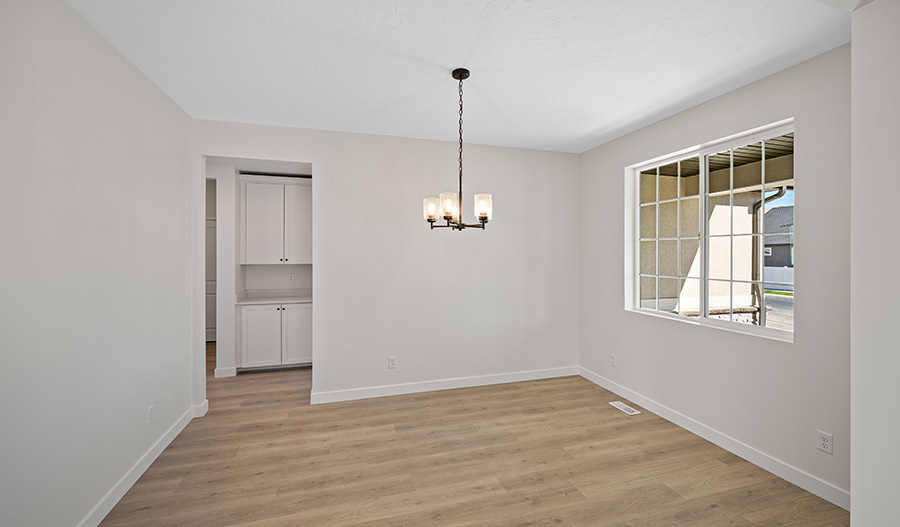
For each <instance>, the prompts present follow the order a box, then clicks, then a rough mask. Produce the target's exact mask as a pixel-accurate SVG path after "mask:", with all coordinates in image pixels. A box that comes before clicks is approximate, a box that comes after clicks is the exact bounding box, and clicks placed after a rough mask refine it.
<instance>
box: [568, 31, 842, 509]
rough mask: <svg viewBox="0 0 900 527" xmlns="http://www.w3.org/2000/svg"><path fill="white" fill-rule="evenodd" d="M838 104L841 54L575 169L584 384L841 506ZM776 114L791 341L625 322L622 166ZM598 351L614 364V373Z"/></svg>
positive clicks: (643, 318)
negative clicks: (791, 192) (826, 445)
mask: <svg viewBox="0 0 900 527" xmlns="http://www.w3.org/2000/svg"><path fill="white" fill-rule="evenodd" d="M823 87H827V89H825V88H823ZM849 101H850V49H849V46H844V47H841V48H839V49H836V50H834V51H831V52H829V53H826V54H824V55H821V56H819V57H816V58H814V59H812V60H809V61H807V62H804V63H802V64H799V65H797V66H795V67H793V68H790V69H787V70H785V71H783V72H781V73H778V74H776V75H773V76H771V77H768V78H766V79H763V80H761V81H758V82H756V83H753V84H751V85H748V86H746V87H744V88H741V89H739V90H736V91H734V92H732V93H729V94H727V95H724V96H722V97H719V98H717V99H714V100H712V101H710V102H708V103H705V104H702V105H700V106H697V107H695V108H693V109H691V110H688V111H686V112H683V113H681V114H678V115H676V116H674V117H672V118H669V119H666V120H664V121H662V122H659V123H657V124H654V125H652V126H649V127H647V128H644V129H642V130H639V131H637V132H634V133H632V134H629V135H627V136H625V137H622V138H620V139H618V140H616V141H613V142H611V143H609V144H606V145H603V146H600V147H598V148H595V149H593V150H591V151H589V152H587V153H585V154H583V155H582V160H581V161H582V168H581V171H582V176H581V177H582V179H581V196H582V205H581V210H582V221H581V270H582V273H581V284H580V285H581V291H582V295H581V361H580V364H581V366H582V368H583V369H584V371H585V375H587V376H588V377H589V378H591V379H593V380H595V381H597V382H600V383H602V384H605V385H606V386H609V387H611V388H613V389H615V390H619V392H620V393H623V394H625V395H626V396H628V397H632V398H633V399H632V400H635V402H637V403H638V404H646V405H647V406H648V408H649V409H650V410H651V411H655V412H658V413H661V414H662V415H664V416H665V417H667V418H669V419H672V420H674V421H675V422H677V423H679V424H681V425H682V426H685V427H686V428H689V429H691V430H694V431H696V432H698V433H699V434H701V435H703V436H705V437H707V438H710V439H712V440H714V441H716V442H717V443H719V444H722V445H724V446H726V447H727V448H729V449H731V450H733V451H735V452H738V453H740V454H741V455H743V456H745V457H747V458H748V459H750V460H751V461H754V462H756V463H758V464H760V465H762V466H763V467H765V468H767V469H769V470H771V471H773V472H775V473H777V474H779V475H782V476H783V477H786V478H787V479H789V480H791V481H794V482H796V483H798V484H801V485H803V486H805V487H806V488H808V489H810V490H813V491H814V492H817V493H819V494H821V495H823V496H825V497H826V498H828V499H831V500H833V501H835V502H837V503H839V504H842V505H844V506H847V505H848V504H849V484H850V410H849V408H850V396H849V389H850V388H849V380H850V379H849V373H848V371H849V361H850V354H849V345H850V327H849V320H850V318H849V317H850V312H849V299H850V289H849V285H848V282H849V278H850V257H849V254H850V232H849V211H848V209H847V196H848V191H849V179H848V177H847V174H848V172H849V158H850V157H849V141H850V104H849ZM790 117H794V119H795V131H796V143H795V148H796V149H795V153H794V165H795V166H794V174H795V178H796V181H797V183H798V185H799V186H800V191H799V192H798V193H797V195H796V202H797V215H796V217H795V220H796V225H797V231H798V232H802V233H803V237H802V239H800V240H799V241H798V243H797V245H796V255H797V266H796V269H797V283H796V292H797V297H796V299H795V318H794V320H795V333H794V342H793V343H786V342H780V341H775V340H770V339H766V338H761V337H756V336H750V335H743V334H737V333H733V332H729V331H725V330H722V329H716V328H711V327H703V326H697V325H692V324H688V323H685V322H681V321H673V320H668V319H662V318H659V317H655V316H652V315H646V314H640V313H635V312H629V311H626V310H625V309H624V308H623V304H624V302H623V296H624V291H625V289H626V288H628V287H630V282H628V283H626V282H625V280H624V276H625V274H626V269H625V261H626V258H625V251H630V250H631V248H630V247H631V245H630V242H628V241H627V240H630V239H631V236H630V233H626V232H625V218H626V214H629V213H630V214H634V211H633V210H629V212H628V213H626V208H625V207H626V202H628V203H629V204H630V200H629V198H627V197H625V198H623V196H625V187H624V185H625V177H624V168H625V167H628V166H631V165H634V164H637V163H641V162H643V161H645V160H647V159H653V158H656V157H660V156H663V155H666V154H668V153H670V152H676V151H679V150H682V149H685V148H689V147H692V146H694V145H698V144H703V143H706V142H709V141H714V140H716V139H719V138H722V137H728V136H730V135H733V134H736V133H740V132H743V131H746V130H750V129H754V128H757V127H760V126H763V125H766V124H770V123H774V122H778V121H781V120H783V119H786V118H790ZM629 206H630V205H629ZM623 233H625V239H626V243H624V244H623ZM825 306H827V308H825ZM610 353H616V354H617V356H618V359H617V364H618V365H617V366H616V367H613V366H611V365H610V361H609V354H610ZM823 387H825V389H824V390H823V389H822V388H823ZM816 429H821V430H825V431H827V432H831V433H833V434H834V450H835V451H834V455H831V456H830V455H828V454H824V453H822V452H819V451H818V450H816V448H815V445H814V437H815V431H816Z"/></svg>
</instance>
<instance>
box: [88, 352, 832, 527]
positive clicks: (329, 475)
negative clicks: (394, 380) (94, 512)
mask: <svg viewBox="0 0 900 527" xmlns="http://www.w3.org/2000/svg"><path fill="white" fill-rule="evenodd" d="M209 371H210V376H209V377H208V385H207V390H208V396H209V402H210V410H209V414H208V415H207V416H206V417H204V418H202V419H195V420H194V421H192V422H191V423H190V424H189V425H188V427H187V428H186V429H185V430H184V431H183V432H182V433H181V434H180V435H179V436H178V437H177V438H176V439H175V440H174V441H173V442H172V444H171V445H170V446H169V447H168V448H167V449H166V450H165V451H164V452H163V453H162V455H160V457H159V459H157V460H156V462H154V463H153V465H152V466H151V467H150V468H149V469H148V470H147V472H146V473H145V474H144V475H143V476H142V477H141V478H140V480H139V481H138V482H137V483H136V484H135V485H134V487H133V488H132V489H131V490H130V491H129V492H128V493H127V494H126V495H125V497H124V498H122V500H121V502H119V504H118V505H117V506H116V507H115V508H114V509H113V510H112V512H111V513H110V514H109V516H108V517H107V519H106V520H105V521H104V522H103V524H102V525H104V526H108V527H112V526H154V527H163V526H192V527H200V526H215V527H224V526H230V525H242V526H253V527H262V526H266V527H280V526H307V525H308V526H316V527H342V526H367V527H381V526H450V525H452V526H466V527H469V526H471V527H475V526H479V527H481V526H488V525H491V526H510V527H512V526H550V525H552V526H586V527H587V526H590V527H596V526H603V527H625V526H629V527H638V526H667V527H670V526H694V527H725V526H731V527H747V526H794V527H801V526H803V527H838V526H848V525H850V517H849V513H848V512H846V511H844V510H842V509H840V508H838V507H836V506H834V505H832V504H830V503H828V502H826V501H824V500H822V499H820V498H818V497H816V496H813V495H812V494H809V493H808V492H806V491H804V490H802V489H800V488H798V487H796V486H794V485H792V484H790V483H787V482H786V481H784V480H782V479H779V478H777V477H775V476H773V475H772V474H770V473H768V472H766V471H764V470H762V469H760V468H758V467H756V466H754V465H752V464H750V463H748V462H746V461H744V460H742V459H740V458H738V457H737V456H735V455H733V454H730V453H728V452H726V451H724V450H722V449H720V448H718V447H716V446H714V445H712V444H711V443H708V442H707V441H705V440H703V439H700V438H699V437H697V436H695V435H693V434H691V433H689V432H686V431H685V430H683V429H681V428H678V427H677V426H675V425H672V424H671V423H669V422H667V421H665V420H663V419H662V418H660V417H657V416H655V415H653V414H650V413H647V412H644V413H642V414H641V415H637V416H628V415H626V414H624V413H622V412H620V411H619V410H616V409H614V408H613V407H611V406H609V404H607V403H608V402H609V401H614V400H618V399H620V398H619V397H617V396H616V395H614V394H612V393H610V392H608V391H606V390H604V389H602V388H599V387H597V386H595V385H594V384H592V383H590V382H588V381H587V380H585V379H582V378H580V377H566V378H560V379H550V380H542V381H531V382H520V383H512V384H503V385H497V386H488V387H481V388H466V389H460V390H449V391H442V392H430V393H424V394H414V395H403V396H395V397H386V398H381V399H370V400H365V401H357V402H349V403H334V404H327V405H319V406H310V405H309V391H310V385H311V373H310V370H290V371H283V372H269V373H255V374H241V375H239V376H237V377H234V378H228V379H213V378H212V377H211V371H212V370H211V368H210V369H209Z"/></svg>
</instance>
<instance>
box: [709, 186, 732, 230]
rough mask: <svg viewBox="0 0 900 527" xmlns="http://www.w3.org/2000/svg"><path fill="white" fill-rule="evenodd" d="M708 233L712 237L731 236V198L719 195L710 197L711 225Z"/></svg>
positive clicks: (726, 195)
mask: <svg viewBox="0 0 900 527" xmlns="http://www.w3.org/2000/svg"><path fill="white" fill-rule="evenodd" d="M707 229H708V231H707V233H708V234H709V235H710V236H720V235H723V234H731V196H730V195H728V194H719V195H717V196H710V197H709V223H708V224H707Z"/></svg>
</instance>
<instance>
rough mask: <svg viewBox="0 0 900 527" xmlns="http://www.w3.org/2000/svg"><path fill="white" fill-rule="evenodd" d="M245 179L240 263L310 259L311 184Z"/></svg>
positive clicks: (304, 262) (287, 261)
mask: <svg viewBox="0 0 900 527" xmlns="http://www.w3.org/2000/svg"><path fill="white" fill-rule="evenodd" d="M273 179H275V178H269V179H268V180H267V181H265V182H254V181H247V180H245V183H244V185H243V194H244V199H243V202H242V204H243V207H242V208H243V210H242V220H241V221H242V225H243V229H242V231H243V232H242V234H243V237H242V240H241V262H240V263H242V264H311V263H312V187H311V186H310V185H298V184H279V183H277V182H273V181H272V180H273Z"/></svg>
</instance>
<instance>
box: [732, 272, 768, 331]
mask: <svg viewBox="0 0 900 527" xmlns="http://www.w3.org/2000/svg"><path fill="white" fill-rule="evenodd" d="M761 293H762V285H761V284H759V283H752V284H748V283H744V282H734V283H733V284H732V304H731V306H732V315H731V320H732V322H740V323H741V324H750V325H753V326H758V325H760V319H759V318H760V317H759V295H760V294H761Z"/></svg>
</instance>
